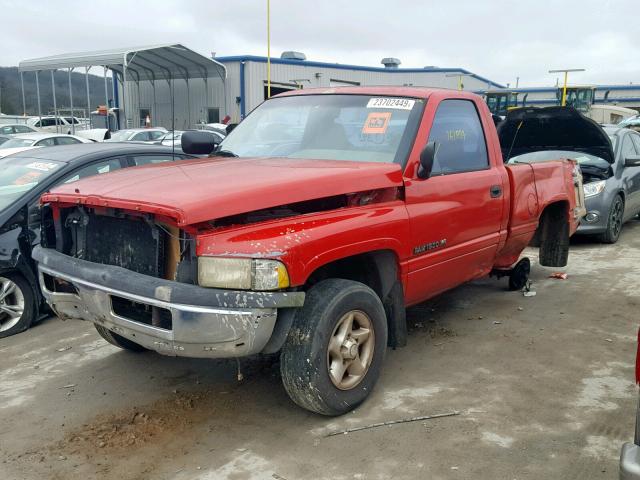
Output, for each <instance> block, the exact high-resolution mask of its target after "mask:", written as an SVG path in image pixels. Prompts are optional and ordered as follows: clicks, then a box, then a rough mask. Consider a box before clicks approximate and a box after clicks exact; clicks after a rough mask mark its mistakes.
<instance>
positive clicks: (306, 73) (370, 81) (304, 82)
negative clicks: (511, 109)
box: [225, 61, 488, 114]
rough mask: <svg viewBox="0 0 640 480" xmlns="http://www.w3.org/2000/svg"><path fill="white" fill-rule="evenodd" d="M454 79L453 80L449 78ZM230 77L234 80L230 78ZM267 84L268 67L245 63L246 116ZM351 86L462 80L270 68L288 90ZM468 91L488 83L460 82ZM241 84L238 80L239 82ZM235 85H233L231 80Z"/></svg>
mask: <svg viewBox="0 0 640 480" xmlns="http://www.w3.org/2000/svg"><path fill="white" fill-rule="evenodd" d="M239 63H240V62H230V63H226V64H225V65H226V66H227V68H229V67H230V66H231V65H239ZM447 75H454V76H447ZM229 77H231V76H230V75H229ZM266 80H267V64H266V63H263V62H252V61H248V62H246V63H245V92H246V94H245V95H246V96H245V113H247V114H248V113H249V112H250V111H251V110H253V109H254V108H255V107H257V106H258V105H259V104H260V103H262V102H263V101H264V85H265V84H266ZM332 80H333V81H336V80H337V81H342V82H350V83H354V84H359V85H368V86H371V85H385V86H386V85H395V86H421V87H437V88H451V89H457V88H458V81H459V77H458V76H457V75H455V74H454V73H445V72H431V71H424V72H405V71H403V70H402V69H399V70H396V71H394V70H393V69H389V70H387V71H366V70H349V69H342V68H327V67H318V66H314V65H311V66H308V65H305V64H304V62H301V64H300V65H291V64H278V63H272V64H271V82H272V85H274V86H283V87H284V86H289V87H291V88H294V87H295V85H296V84H297V85H298V86H299V87H301V88H314V87H330V86H331V81H332ZM461 80H462V83H463V85H464V89H465V90H479V89H487V88H488V85H487V82H484V81H481V80H479V79H477V78H475V77H469V76H463V77H462V78H461ZM238 82H239V80H238ZM232 83H235V82H233V80H232Z"/></svg>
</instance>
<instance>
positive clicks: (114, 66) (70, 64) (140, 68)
mask: <svg viewBox="0 0 640 480" xmlns="http://www.w3.org/2000/svg"><path fill="white" fill-rule="evenodd" d="M92 66H104V67H107V68H109V69H110V70H113V71H116V72H118V73H120V74H122V73H123V72H124V70H125V69H126V70H130V72H127V80H134V81H141V80H160V79H169V78H176V79H177V78H182V79H185V78H207V77H220V78H222V79H225V78H226V73H227V71H226V68H225V66H224V65H223V64H221V63H219V62H216V61H215V60H213V59H211V58H208V57H205V56H204V55H200V54H199V53H197V52H194V51H193V50H190V49H188V48H186V47H184V46H183V45H180V44H177V43H176V44H164V45H150V46H146V47H126V48H116V49H111V50H99V51H93V52H79V53H65V54H62V55H53V56H50V57H42V58H33V59H30V60H23V61H21V62H20V64H19V66H18V68H19V70H20V72H33V71H43V70H58V69H63V68H76V67H92Z"/></svg>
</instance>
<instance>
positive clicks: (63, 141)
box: [56, 137, 82, 145]
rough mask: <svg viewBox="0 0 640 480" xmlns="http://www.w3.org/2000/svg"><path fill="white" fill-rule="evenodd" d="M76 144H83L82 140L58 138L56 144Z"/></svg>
mask: <svg viewBox="0 0 640 480" xmlns="http://www.w3.org/2000/svg"><path fill="white" fill-rule="evenodd" d="M75 143H82V142H80V140H78V139H76V138H73V137H57V138H56V144H57V145H73V144H75Z"/></svg>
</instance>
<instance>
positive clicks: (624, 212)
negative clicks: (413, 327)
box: [498, 107, 640, 243]
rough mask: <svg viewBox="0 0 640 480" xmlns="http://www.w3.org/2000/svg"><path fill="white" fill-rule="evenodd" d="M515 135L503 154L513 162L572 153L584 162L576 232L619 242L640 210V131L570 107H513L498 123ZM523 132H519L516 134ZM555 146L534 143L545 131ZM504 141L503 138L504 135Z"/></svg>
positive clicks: (503, 131) (609, 241) (547, 158)
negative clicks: (581, 205)
mask: <svg viewBox="0 0 640 480" xmlns="http://www.w3.org/2000/svg"><path fill="white" fill-rule="evenodd" d="M498 132H499V133H500V135H502V136H505V137H507V139H509V138H513V139H514V140H513V141H509V142H507V143H506V144H507V145H509V146H511V148H510V149H509V151H508V152H507V153H506V154H504V153H505V152H503V154H504V156H505V158H508V159H509V163H528V162H542V161H548V160H554V159H557V158H570V159H574V160H576V161H577V162H578V163H579V165H580V170H581V171H582V176H583V183H584V197H585V207H586V210H587V214H586V216H585V217H584V218H583V219H582V220H581V222H580V227H579V228H578V231H577V233H578V234H583V235H594V236H597V238H598V239H599V240H600V241H602V242H605V243H615V242H616V241H617V240H618V238H619V237H620V231H621V230H622V225H623V224H624V223H625V222H626V221H628V220H630V219H631V218H633V217H635V216H636V215H638V213H639V212H640V134H639V133H638V132H636V131H634V130H631V129H629V128H619V127H604V128H603V127H601V126H600V125H598V124H596V123H595V122H594V121H593V120H590V119H587V118H586V117H584V116H583V115H581V114H579V113H578V112H577V111H575V110H573V109H570V108H566V107H552V108H546V109H536V108H533V109H519V111H513V112H509V114H508V115H507V119H506V120H505V122H503V124H501V125H500V127H499V128H498ZM509 133H510V134H511V137H509V136H508V134H509ZM518 133H519V135H518ZM547 136H548V137H554V136H555V137H557V138H555V140H554V141H548V142H547V144H549V145H557V147H555V149H554V150H552V149H548V150H544V149H540V148H537V147H536V143H537V142H536V140H538V139H540V138H541V137H547ZM501 142H502V138H501Z"/></svg>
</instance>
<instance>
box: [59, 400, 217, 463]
mask: <svg viewBox="0 0 640 480" xmlns="http://www.w3.org/2000/svg"><path fill="white" fill-rule="evenodd" d="M210 403H211V395H210V394H208V392H198V393H182V392H176V393H175V394H174V396H173V397H172V398H168V399H163V400H161V401H158V402H156V403H153V404H151V405H148V406H144V407H132V408H130V409H126V410H123V411H119V412H116V413H110V414H106V415H98V416H96V417H95V419H93V420H92V421H91V422H89V423H86V424H84V425H82V427H80V428H78V429H75V430H73V431H71V432H68V433H67V434H66V435H65V437H64V439H63V440H61V441H60V442H58V443H57V444H55V445H54V446H53V447H52V448H51V451H52V453H55V454H70V455H77V454H86V455H87V456H90V455H93V454H94V453H95V452H96V451H97V450H99V451H100V452H105V451H117V450H123V449H127V450H129V449H131V448H135V447H141V446H143V445H145V444H147V443H150V442H154V443H157V442H159V441H161V440H162V437H163V436H165V435H173V434H175V433H176V432H181V431H184V430H186V429H190V428H192V426H193V425H194V424H195V423H196V422H198V421H199V420H202V418H204V417H205V416H206V415H208V414H209V413H210V410H209V408H208V406H210Z"/></svg>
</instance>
